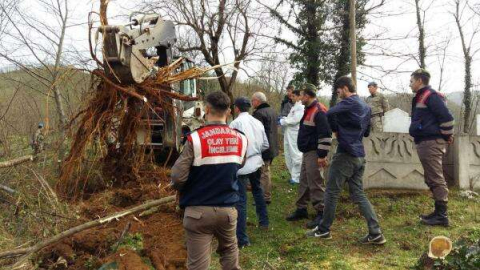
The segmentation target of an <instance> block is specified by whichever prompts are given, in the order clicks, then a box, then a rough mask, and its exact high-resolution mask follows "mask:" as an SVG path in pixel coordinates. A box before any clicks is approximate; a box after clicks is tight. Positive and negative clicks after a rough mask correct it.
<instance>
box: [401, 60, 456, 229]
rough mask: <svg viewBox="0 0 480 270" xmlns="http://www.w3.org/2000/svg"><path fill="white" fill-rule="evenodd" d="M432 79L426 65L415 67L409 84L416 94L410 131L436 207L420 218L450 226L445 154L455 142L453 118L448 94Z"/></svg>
mask: <svg viewBox="0 0 480 270" xmlns="http://www.w3.org/2000/svg"><path fill="white" fill-rule="evenodd" d="M429 82H430V73H428V71H426V70H424V69H418V70H416V71H415V72H413V73H412V75H411V77H410V88H411V89H412V91H413V92H414V93H415V97H414V98H413V100H412V123H411V124H410V130H409V132H410V135H411V136H412V137H413V138H414V140H415V145H416V148H417V152H418V157H419V158H420V162H421V163H422V167H423V170H424V178H425V183H426V184H427V186H428V187H429V188H430V191H431V192H432V194H433V199H434V200H435V204H434V205H435V210H434V211H433V212H432V213H431V214H428V215H420V219H421V222H422V223H424V224H426V225H431V226H433V225H441V226H448V225H449V220H448V215H447V202H448V187H447V182H446V181H445V176H444V175H443V156H444V155H445V153H446V151H447V150H446V148H447V144H451V143H453V132H454V119H453V116H452V114H451V113H450V111H449V110H448V108H447V105H446V101H445V97H444V96H443V95H442V94H441V93H438V92H437V91H435V90H433V89H432V88H431V87H430V85H429Z"/></svg>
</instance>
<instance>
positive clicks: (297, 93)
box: [292, 90, 300, 96]
mask: <svg viewBox="0 0 480 270" xmlns="http://www.w3.org/2000/svg"><path fill="white" fill-rule="evenodd" d="M292 94H294V95H295V96H300V90H293V91H292Z"/></svg>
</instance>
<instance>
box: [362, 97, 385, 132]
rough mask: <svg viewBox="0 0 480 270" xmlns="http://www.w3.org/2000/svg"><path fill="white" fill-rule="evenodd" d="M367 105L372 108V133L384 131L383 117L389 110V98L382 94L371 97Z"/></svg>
mask: <svg viewBox="0 0 480 270" xmlns="http://www.w3.org/2000/svg"><path fill="white" fill-rule="evenodd" d="M367 104H368V106H370V108H372V119H371V123H372V130H371V131H372V132H382V131H383V121H382V116H383V115H384V114H385V113H386V112H387V111H388V110H389V105H388V100H387V98H386V97H385V96H384V95H383V94H380V93H376V94H375V95H370V96H369V97H368V98H367Z"/></svg>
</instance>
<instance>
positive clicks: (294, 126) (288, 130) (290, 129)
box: [280, 90, 305, 184]
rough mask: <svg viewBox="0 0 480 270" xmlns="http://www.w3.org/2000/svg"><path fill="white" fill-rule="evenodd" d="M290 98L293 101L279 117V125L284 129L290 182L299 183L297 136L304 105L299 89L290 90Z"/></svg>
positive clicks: (299, 163)
mask: <svg viewBox="0 0 480 270" xmlns="http://www.w3.org/2000/svg"><path fill="white" fill-rule="evenodd" d="M292 100H293V102H294V103H295V104H294V106H293V107H292V108H291V109H290V112H289V113H288V115H287V116H286V117H282V118H281V119H280V125H281V126H282V128H283V129H284V134H283V136H284V139H283V145H284V146H283V147H284V151H285V152H284V153H285V163H286V164H287V168H288V171H289V172H290V176H291V178H290V183H291V184H298V183H300V169H301V167H302V156H303V154H302V152H300V150H298V144H297V138H298V130H299V128H300V121H301V120H302V117H303V113H304V110H305V106H304V105H303V104H302V97H301V93H300V90H294V91H293V92H292Z"/></svg>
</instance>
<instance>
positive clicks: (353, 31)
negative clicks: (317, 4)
mask: <svg viewBox="0 0 480 270" xmlns="http://www.w3.org/2000/svg"><path fill="white" fill-rule="evenodd" d="M349 1H350V12H349V13H350V52H351V55H352V67H351V70H352V80H353V83H354V84H355V87H356V86H357V34H356V25H357V23H356V22H355V0H349Z"/></svg>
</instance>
